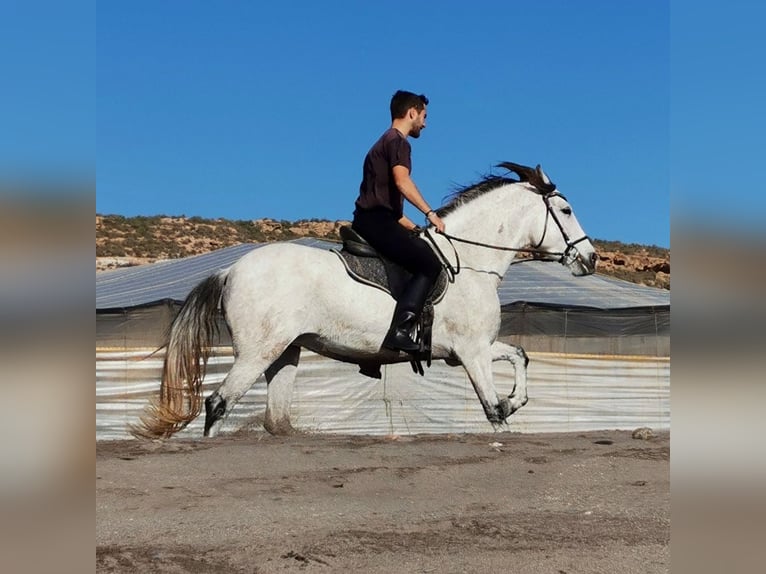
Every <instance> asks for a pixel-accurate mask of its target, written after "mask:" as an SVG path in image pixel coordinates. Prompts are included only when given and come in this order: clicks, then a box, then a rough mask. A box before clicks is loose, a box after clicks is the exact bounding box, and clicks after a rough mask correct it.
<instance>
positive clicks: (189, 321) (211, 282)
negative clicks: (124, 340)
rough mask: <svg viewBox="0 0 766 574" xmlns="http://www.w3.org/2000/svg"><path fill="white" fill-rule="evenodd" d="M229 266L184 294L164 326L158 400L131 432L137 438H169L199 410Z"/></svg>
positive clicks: (192, 418) (149, 407)
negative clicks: (176, 313) (175, 314)
mask: <svg viewBox="0 0 766 574" xmlns="http://www.w3.org/2000/svg"><path fill="white" fill-rule="evenodd" d="M227 275H228V270H223V271H220V272H218V273H216V274H214V275H211V276H209V277H208V278H207V279H204V280H203V281H202V282H201V283H199V284H198V285H197V286H196V287H195V288H194V289H192V291H191V292H190V293H189V295H188V296H187V297H186V300H185V301H184V304H183V306H182V307H181V310H180V311H179V312H178V315H177V316H176V318H175V319H174V320H173V323H172V324H171V325H170V328H169V329H168V333H167V335H166V338H165V343H164V345H163V347H164V348H165V362H164V364H163V367H162V382H161V385H160V395H159V398H158V399H155V400H154V401H152V403H151V404H150V405H149V406H148V407H147V409H146V412H145V413H144V415H143V416H142V417H141V421H140V423H139V424H137V425H135V426H132V427H131V433H132V434H133V435H134V436H136V437H141V438H168V437H170V436H172V435H174V434H175V433H177V432H178V431H180V430H182V429H183V428H184V427H186V425H188V424H189V423H190V422H191V421H193V420H194V419H195V418H196V417H197V416H198V415H199V414H200V412H201V410H202V404H203V400H202V380H203V379H204V378H205V372H206V369H207V361H208V358H209V356H210V347H211V345H212V343H213V339H214V337H217V336H218V307H219V304H220V301H221V297H222V295H223V290H224V286H225V284H226V276H227Z"/></svg>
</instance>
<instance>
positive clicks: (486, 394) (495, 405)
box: [455, 346, 513, 425]
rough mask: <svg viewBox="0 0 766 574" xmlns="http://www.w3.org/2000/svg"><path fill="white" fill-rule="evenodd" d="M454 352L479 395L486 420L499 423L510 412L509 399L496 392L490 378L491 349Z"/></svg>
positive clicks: (468, 349) (458, 350)
mask: <svg viewBox="0 0 766 574" xmlns="http://www.w3.org/2000/svg"><path fill="white" fill-rule="evenodd" d="M455 354H456V355H457V357H458V358H459V359H460V362H461V363H462V364H463V368H464V369H465V372H466V373H467V374H468V378H469V379H470V380H471V384H472V385H473V389H474V391H476V395H477V396H478V397H479V401H480V402H481V406H482V407H483V408H484V414H485V415H486V417H487V420H488V421H489V422H491V423H492V424H493V425H495V424H501V423H503V422H504V421H505V419H506V418H508V417H509V416H510V415H511V413H512V412H513V411H512V410H511V403H510V401H509V399H506V398H501V397H500V396H499V395H498V394H497V390H496V389H495V384H494V382H493V378H492V351H491V348H490V347H489V346H483V347H481V348H478V349H477V348H475V347H473V346H471V347H470V348H466V349H457V348H456V349H455Z"/></svg>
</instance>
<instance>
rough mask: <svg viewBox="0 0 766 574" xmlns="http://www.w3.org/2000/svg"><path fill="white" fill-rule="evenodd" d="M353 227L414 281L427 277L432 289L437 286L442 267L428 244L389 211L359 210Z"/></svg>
mask: <svg viewBox="0 0 766 574" xmlns="http://www.w3.org/2000/svg"><path fill="white" fill-rule="evenodd" d="M351 227H353V228H354V230H355V231H356V232H357V233H359V235H361V236H362V237H364V238H365V239H366V240H367V242H368V243H369V244H370V245H372V246H373V247H374V248H375V249H377V250H378V252H380V254H381V255H383V256H384V257H386V258H387V259H390V260H391V261H393V262H394V263H398V264H399V265H401V266H402V267H404V268H405V269H406V270H407V271H409V272H410V273H412V275H413V279H414V278H416V277H417V276H419V275H420V276H424V277H426V278H428V280H429V281H430V285H431V286H433V284H434V283H435V282H436V279H437V278H438V277H439V273H440V272H441V269H442V266H441V263H440V262H439V258H438V257H437V256H436V254H435V253H434V252H433V250H432V249H431V248H430V247H429V246H428V244H427V243H426V242H425V241H423V240H422V239H420V238H419V237H416V236H415V235H413V234H412V232H410V231H408V230H407V229H405V228H404V227H402V226H401V225H400V224H399V221H398V220H397V217H396V216H395V215H394V213H393V212H391V211H389V210H387V209H369V210H362V209H357V210H356V211H354V221H353V222H352V224H351Z"/></svg>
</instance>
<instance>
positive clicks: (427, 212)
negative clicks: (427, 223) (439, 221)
mask: <svg viewBox="0 0 766 574" xmlns="http://www.w3.org/2000/svg"><path fill="white" fill-rule="evenodd" d="M432 213H436V212H435V211H434V210H433V209H429V210H428V211H426V219H428V216H429V215H431V214H432Z"/></svg>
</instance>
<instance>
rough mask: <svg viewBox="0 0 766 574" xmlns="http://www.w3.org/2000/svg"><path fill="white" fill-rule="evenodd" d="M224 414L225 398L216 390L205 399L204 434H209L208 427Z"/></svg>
mask: <svg viewBox="0 0 766 574" xmlns="http://www.w3.org/2000/svg"><path fill="white" fill-rule="evenodd" d="M224 414H226V399H224V398H221V395H219V394H218V392H215V393H213V394H212V395H210V396H209V397H208V398H206V399H205V436H210V429H211V428H212V427H213V425H214V424H215V423H216V422H218V421H219V420H221V419H222V418H223V416H224Z"/></svg>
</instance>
